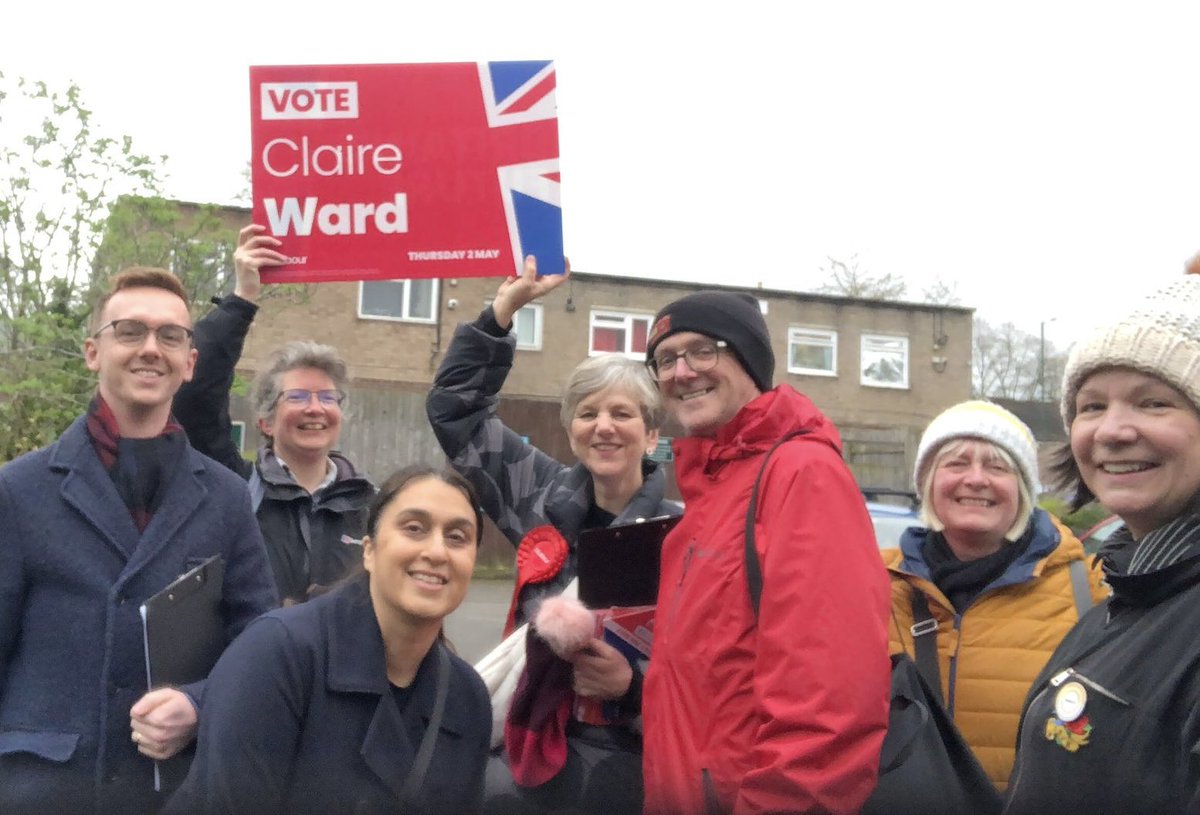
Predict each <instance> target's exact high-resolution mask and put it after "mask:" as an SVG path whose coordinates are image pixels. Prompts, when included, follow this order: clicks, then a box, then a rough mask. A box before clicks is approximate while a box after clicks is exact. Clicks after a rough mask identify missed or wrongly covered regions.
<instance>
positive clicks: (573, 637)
mask: <svg viewBox="0 0 1200 815" xmlns="http://www.w3.org/2000/svg"><path fill="white" fill-rule="evenodd" d="M533 627H534V630H536V631H537V633H538V636H539V637H541V638H542V639H543V640H545V641H546V644H548V645H549V646H550V648H551V649H552V650H553V651H554V653H556V654H558V655H559V656H560V657H562V658H563V659H566V658H567V657H569V656H570V655H571V654H574V653H575V652H576V651H578V650H579V649H580V648H583V647H584V646H585V645H587V644H588V643H589V642H591V641H592V638H593V637H594V636H595V631H596V618H595V617H594V616H592V612H590V611H588V609H587V608H586V607H585V606H584V605H583V603H580V602H579V601H578V600H575V599H572V598H567V597H561V596H560V597H550V598H548V599H547V600H545V601H544V602H543V603H542V605H541V608H539V609H538V613H537V617H536V618H535V619H534V622H533Z"/></svg>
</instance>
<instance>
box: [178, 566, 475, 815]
mask: <svg viewBox="0 0 1200 815" xmlns="http://www.w3.org/2000/svg"><path fill="white" fill-rule="evenodd" d="M442 647H445V646H443V645H440V644H435V645H434V648H433V649H431V650H430V652H429V654H428V655H427V656H426V657H425V659H424V660H423V661H422V663H421V666H420V668H419V669H418V671H417V675H416V678H415V679H414V680H413V684H412V686H411V687H412V691H411V696H410V697H409V699H408V703H407V705H406V707H405V710H404V712H403V713H401V712H400V710H399V708H398V707H397V705H396V701H395V698H394V696H393V691H392V688H391V685H390V684H389V682H388V679H387V667H386V663H385V660H384V651H383V635H382V634H381V633H380V631H379V623H378V621H377V619H376V617H375V611H374V609H373V607H372V606H371V600H370V596H369V595H368V593H367V589H366V581H365V580H359V581H356V582H354V583H351V584H348V585H346V586H343V587H342V588H340V589H338V590H337V591H335V592H332V593H330V594H326V595H323V596H321V597H318V598H316V599H314V600H310V601H309V602H307V603H304V604H302V605H298V606H292V607H290V608H285V609H280V610H278V611H274V612H272V613H270V614H268V615H266V616H264V617H263V618H262V619H260V620H257V621H256V622H254V623H253V624H252V625H251V626H250V627H249V628H247V629H246V632H245V633H244V634H243V635H242V636H241V637H239V638H238V640H237V642H235V643H234V644H233V645H232V646H231V647H230V648H229V649H228V650H227V651H226V652H225V654H224V655H223V656H222V657H221V660H220V661H219V662H218V663H217V666H216V667H215V668H214V669H213V671H212V674H211V676H210V678H209V686H208V690H207V695H206V699H205V709H204V713H205V715H204V720H203V721H202V722H201V724H200V735H199V739H198V743H197V748H196V759H195V761H194V762H193V763H192V769H191V772H190V773H189V775H188V777H187V780H186V781H185V782H184V784H183V786H182V787H181V788H180V790H179V792H178V793H177V794H176V795H175V797H174V798H173V799H172V800H171V801H170V803H169V804H168V806H167V813H171V815H186V813H244V815H269V814H270V813H280V814H282V813H287V814H288V815H303V814H304V813H313V815H318V813H319V814H320V815H325V813H334V812H337V813H343V812H344V813H355V815H367V813H383V812H388V813H394V812H399V811H404V812H407V813H412V812H422V813H454V815H458V813H473V812H478V811H479V803H480V799H481V797H482V793H483V774H484V766H485V762H486V759H487V752H488V746H489V741H490V738H491V729H492V714H491V703H490V701H489V699H488V695H487V691H486V689H485V688H484V685H483V680H482V679H480V678H479V675H478V674H477V673H475V670H474V669H473V668H471V666H470V665H468V664H467V663H465V662H463V661H462V660H461V659H459V658H458V657H456V656H454V655H453V654H451V656H450V662H451V671H450V685H449V694H448V696H447V699H446V708H445V712H444V715H443V718H442V725H441V728H440V731H439V732H438V734H437V740H436V742H435V743H434V750H433V757H432V760H431V762H430V764H429V770H428V772H427V773H426V775H425V780H424V783H423V785H422V786H421V787H420V789H419V791H418V793H417V796H416V800H415V802H414V807H410V808H403V809H402V808H401V807H400V806H399V804H400V791H401V789H402V788H403V786H404V782H405V779H406V778H407V777H408V772H409V768H410V767H411V765H412V761H413V758H414V756H415V755H416V752H417V748H418V746H419V745H420V742H421V737H422V736H423V735H424V733H425V730H426V727H427V725H428V722H429V718H430V715H431V713H432V710H433V704H434V698H435V689H436V685H435V678H436V668H437V654H436V650H437V649H438V648H442Z"/></svg>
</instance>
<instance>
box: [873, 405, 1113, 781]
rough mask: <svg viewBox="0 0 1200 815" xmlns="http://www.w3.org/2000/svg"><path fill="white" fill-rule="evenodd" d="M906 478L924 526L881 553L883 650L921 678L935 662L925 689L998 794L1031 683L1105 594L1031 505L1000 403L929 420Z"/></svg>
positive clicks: (1033, 485)
mask: <svg viewBox="0 0 1200 815" xmlns="http://www.w3.org/2000/svg"><path fill="white" fill-rule="evenodd" d="M914 480H915V483H916V488H917V490H918V492H919V494H920V496H921V520H922V521H923V523H924V524H925V526H924V527H912V528H910V529H909V530H907V531H906V532H905V533H904V535H903V537H902V538H901V541H900V548H898V549H888V550H884V552H883V558H884V562H885V564H886V565H887V567H888V571H889V573H890V574H891V577H892V615H893V621H892V623H893V624H892V627H891V636H890V639H891V651H892V653H898V652H900V651H906V652H907V653H908V654H909V656H911V657H913V659H914V660H915V661H916V662H917V664H918V666H919V667H920V668H921V669H922V673H923V674H924V675H926V678H930V676H929V675H930V674H931V673H934V670H933V667H932V666H933V665H934V664H935V663H936V674H937V682H936V683H935V682H932V681H931V683H930V684H932V685H935V686H939V687H940V689H941V693H942V699H943V703H944V705H945V707H946V710H947V711H948V712H949V713H950V715H951V716H952V717H953V719H954V721H955V723H956V724H957V725H958V728H959V730H961V731H962V734H963V738H965V739H966V741H967V743H968V744H969V745H970V746H971V749H972V750H973V751H974V752H975V755H976V756H977V757H978V758H979V761H980V763H981V764H982V765H983V768H984V770H985V771H986V772H987V774H988V777H989V778H991V779H992V781H993V783H995V784H996V786H997V788H998V789H1000V790H1003V789H1004V788H1005V786H1006V784H1007V782H1008V776H1009V773H1010V772H1011V771H1012V765H1013V758H1014V755H1015V748H1016V737H1017V725H1018V721H1019V718H1020V714H1021V706H1022V704H1023V703H1024V701H1025V694H1026V692H1027V691H1028V690H1029V686H1030V684H1031V683H1032V682H1033V680H1034V678H1035V677H1036V676H1037V674H1038V672H1039V671H1040V670H1041V669H1042V667H1043V666H1044V665H1045V664H1046V661H1047V660H1048V659H1049V657H1050V654H1051V653H1053V651H1054V649H1055V647H1056V646H1057V645H1058V643H1059V641H1060V640H1061V639H1062V638H1063V637H1064V636H1065V635H1066V633H1067V631H1069V630H1070V629H1071V627H1072V626H1073V625H1075V623H1076V621H1077V620H1078V619H1079V617H1080V616H1082V614H1083V612H1084V611H1086V610H1087V609H1088V608H1090V607H1091V605H1092V603H1094V602H1097V601H1099V600H1100V599H1102V598H1103V597H1104V596H1105V595H1106V594H1107V589H1106V587H1104V586H1103V584H1102V582H1101V578H1102V575H1101V574H1100V572H1099V570H1097V569H1092V568H1091V563H1090V560H1089V561H1087V562H1085V559H1084V552H1083V546H1082V545H1081V544H1080V543H1079V541H1078V539H1076V538H1075V536H1074V535H1072V534H1071V532H1070V531H1069V530H1068V529H1067V528H1066V527H1064V526H1063V525H1062V524H1060V523H1059V522H1058V521H1057V520H1056V519H1054V518H1053V517H1052V516H1051V515H1050V514H1049V513H1047V512H1045V511H1044V510H1042V509H1039V508H1037V506H1036V505H1035V504H1034V496H1035V495H1036V494H1037V491H1038V483H1039V481H1038V468H1037V447H1036V444H1035V442H1034V439H1033V434H1032V433H1031V432H1030V430H1029V428H1028V427H1026V426H1025V424H1024V423H1023V422H1022V421H1021V420H1020V419H1018V418H1017V417H1016V416H1014V415H1013V414H1012V413H1010V412H1009V411H1007V410H1005V409H1004V408H1002V407H1000V406H999V405H996V404H993V403H991V402H983V401H969V402H962V403H960V404H957V405H955V406H953V407H951V408H949V409H948V410H946V411H944V412H943V413H942V414H941V415H939V416H938V417H937V418H935V419H934V420H933V421H932V422H931V423H930V424H929V427H928V428H926V430H925V433H924V435H923V436H922V437H921V443H920V446H919V447H918V450H917V463H916V468H915V472H914ZM926 609H927V611H926ZM930 644H933V645H935V647H936V660H934V659H933V658H932V657H933V654H934V650H933V649H929V648H928V646H929V645H930ZM923 654H928V655H929V659H927V660H923V659H922V656H923Z"/></svg>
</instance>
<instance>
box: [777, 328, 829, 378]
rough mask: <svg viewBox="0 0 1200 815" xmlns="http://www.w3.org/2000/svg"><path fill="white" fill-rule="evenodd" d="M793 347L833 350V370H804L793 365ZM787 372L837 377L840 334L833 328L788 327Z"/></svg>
mask: <svg viewBox="0 0 1200 815" xmlns="http://www.w3.org/2000/svg"><path fill="white" fill-rule="evenodd" d="M793 345H812V346H818V347H822V348H826V347H827V348H831V349H832V350H833V355H832V359H831V360H830V364H831V365H832V366H833V367H832V368H831V369H829V370H826V369H824V368H804V367H801V366H798V365H792V346H793ZM787 370H788V373H789V374H802V375H804V376H833V377H836V376H837V370H838V333H837V331H835V330H834V329H832V328H813V327H812V326H807V325H793V326H789V327H788V349H787Z"/></svg>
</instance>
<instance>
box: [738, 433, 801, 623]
mask: <svg viewBox="0 0 1200 815" xmlns="http://www.w3.org/2000/svg"><path fill="white" fill-rule="evenodd" d="M807 432H808V430H806V429H800V430H793V431H792V432H790V433H788V434H786V435H785V436H784V437H783V438H781V439H780V440H779V441H777V442H775V443H774V444H773V445H771V449H770V450H768V451H767V454H766V455H765V456H763V463H762V466H761V467H759V468H758V475H757V476H756V477H755V479H754V487H753V488H752V489H751V490H750V504H749V506H747V507H746V534H745V536H744V540H745V544H746V582H747V583H748V584H749V585H750V607H751V608H752V609H754V617H755V618H756V619H757V618H758V605H759V603H760V602H761V601H762V587H763V575H762V564H761V563H759V562H758V549H756V548H755V547H754V522H755V521H756V520H757V519H758V485H759V482H760V481H762V477H763V473H765V472H766V471H767V462H768V461H770V460H771V454H772V453H774V452H775V450H776V449H777V448H778V447H779V445H781V444H783V443H784V442H785V441H788V440H789V439H793V438H795V437H796V436H803V435H804V434H805V433H807Z"/></svg>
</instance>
